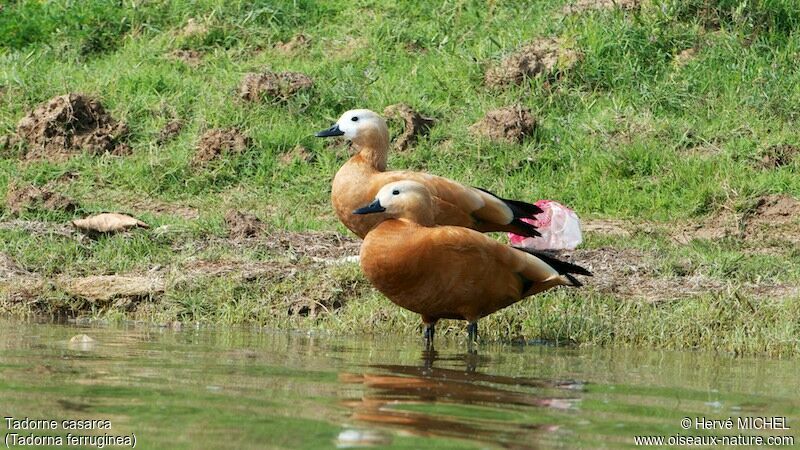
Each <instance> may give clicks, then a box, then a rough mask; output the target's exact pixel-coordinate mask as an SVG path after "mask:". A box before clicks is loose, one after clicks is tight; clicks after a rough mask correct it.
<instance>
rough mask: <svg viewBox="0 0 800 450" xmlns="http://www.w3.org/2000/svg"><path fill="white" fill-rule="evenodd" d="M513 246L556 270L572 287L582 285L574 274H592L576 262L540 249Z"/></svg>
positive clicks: (588, 275) (589, 275)
mask: <svg viewBox="0 0 800 450" xmlns="http://www.w3.org/2000/svg"><path fill="white" fill-rule="evenodd" d="M514 248H515V249H517V250H521V251H523V252H525V253H529V254H531V255H533V256H535V257H537V258H539V259H541V260H542V261H544V262H545V263H546V264H547V265H548V266H550V267H552V268H553V269H555V271H556V272H558V273H559V274H560V275H561V276H562V277H564V278H565V279H566V281H568V283H565V284H568V285H569V286H573V287H581V286H583V283H581V282H580V281H578V279H577V278H575V276H574V275H585V276H587V277H591V276H593V275H592V272H589V271H588V270H587V269H586V268H584V267H581V266H579V265H577V264H572V263H569V262H566V261H562V260H560V259H558V258H556V257H555V256H554V255H553V254H551V253H548V252H543V251H541V250H533V249H530V248H525V247H514Z"/></svg>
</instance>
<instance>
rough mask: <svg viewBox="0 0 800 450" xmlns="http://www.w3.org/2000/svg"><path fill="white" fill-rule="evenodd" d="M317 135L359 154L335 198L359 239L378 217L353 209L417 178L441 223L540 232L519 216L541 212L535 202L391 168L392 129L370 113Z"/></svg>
mask: <svg viewBox="0 0 800 450" xmlns="http://www.w3.org/2000/svg"><path fill="white" fill-rule="evenodd" d="M353 119H356V120H353ZM317 136H319V137H328V136H344V137H346V138H348V139H350V140H351V141H352V143H353V147H354V148H355V149H356V154H355V155H353V156H352V157H351V158H350V159H349V160H348V161H347V162H346V163H345V164H344V165H343V166H342V167H341V168H340V169H339V171H338V172H337V173H336V176H335V177H334V179H333V187H332V190H331V202H332V203H333V207H334V210H335V211H336V215H337V216H338V217H339V220H341V221H342V223H343V224H344V225H345V226H346V227H347V228H348V229H350V230H351V231H352V232H353V233H355V234H357V235H358V236H359V237H361V238H364V237H365V236H366V235H367V233H368V232H369V230H371V229H372V228H373V227H375V225H377V224H378V222H379V220H378V219H377V218H375V217H371V216H357V215H354V214H353V213H352V212H353V210H354V209H356V208H358V207H360V206H363V205H364V204H366V203H368V202H370V201H372V199H373V198H375V195H376V194H377V193H378V190H379V189H380V188H381V187H383V186H384V185H386V184H387V183H391V182H393V181H398V180H414V181H417V182H419V183H421V184H423V185H425V187H426V188H427V189H428V190H429V191H430V193H431V196H432V198H433V205H432V208H433V217H434V222H435V223H436V224H437V225H457V226H462V227H467V228H472V229H475V230H478V231H481V232H488V231H511V232H514V233H517V234H520V235H523V236H536V235H538V233H537V232H536V231H535V228H534V227H533V226H531V225H529V224H527V223H525V222H522V221H521V220H519V219H520V218H522V217H529V218H530V217H534V215H535V214H538V213H540V212H541V210H540V209H539V208H538V207H537V206H535V205H532V204H529V203H525V202H518V201H513V200H505V199H501V198H499V197H497V196H495V195H494V194H491V193H489V192H487V191H483V190H480V189H476V188H472V187H468V186H464V185H462V184H460V183H458V182H455V181H453V180H449V179H447V178H442V177H438V176H435V175H429V174H426V173H421V172H412V171H389V172H387V171H386V160H387V156H388V151H389V129H388V128H387V127H386V122H385V121H384V120H383V119H382V118H381V117H380V116H378V115H377V114H375V113H374V112H372V111H369V110H365V109H359V110H352V111H348V112H346V113H344V114H343V115H342V117H341V118H340V119H339V120H338V121H337V122H336V124H335V125H334V126H332V127H331V128H330V129H328V130H324V131H320V132H319V133H317Z"/></svg>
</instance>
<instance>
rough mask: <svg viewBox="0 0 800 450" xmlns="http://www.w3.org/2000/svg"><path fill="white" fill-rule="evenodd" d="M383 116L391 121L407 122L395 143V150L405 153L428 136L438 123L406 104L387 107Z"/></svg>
mask: <svg viewBox="0 0 800 450" xmlns="http://www.w3.org/2000/svg"><path fill="white" fill-rule="evenodd" d="M383 115H384V116H386V117H387V118H389V119H402V120H403V121H404V122H405V128H404V130H403V133H402V134H401V135H400V136H398V137H397V138H396V139H395V141H394V148H395V150H398V151H404V150H406V149H408V148H409V147H411V146H413V145H414V144H415V143H416V142H417V139H418V138H419V137H420V136H425V135H427V134H428V131H430V129H431V127H432V126H433V124H435V123H436V120H434V119H432V118H430V117H424V116H423V115H422V114H420V113H418V112H417V111H414V110H413V109H411V107H410V106H408V105H406V104H405V103H398V104H395V105H390V106H387V107H386V108H385V109H384V110H383Z"/></svg>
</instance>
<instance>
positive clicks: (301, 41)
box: [275, 33, 311, 55]
mask: <svg viewBox="0 0 800 450" xmlns="http://www.w3.org/2000/svg"><path fill="white" fill-rule="evenodd" d="M310 45H311V38H309V37H308V36H306V35H305V34H302V33H301V34H298V35H296V36H293V37H292V38H291V39H289V40H288V41H286V42H279V43H277V44H275V50H277V51H278V52H280V53H283V54H286V55H290V54H293V53H295V52H297V51H300V50H305V49H307V48H308V47H309V46H310Z"/></svg>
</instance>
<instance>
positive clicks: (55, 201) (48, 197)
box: [6, 183, 78, 214]
mask: <svg viewBox="0 0 800 450" xmlns="http://www.w3.org/2000/svg"><path fill="white" fill-rule="evenodd" d="M6 207H7V208H8V210H9V211H10V212H11V213H12V214H20V213H22V212H24V211H28V210H37V209H44V210H48V211H66V212H74V211H75V210H77V209H78V203H77V202H75V201H74V200H72V199H70V198H69V197H67V196H65V195H62V194H59V193H58V192H54V191H52V190H50V189H49V188H48V187H47V186H44V187H37V186H33V185H24V186H18V185H16V184H14V183H12V184H10V185H9V187H8V193H7V194H6Z"/></svg>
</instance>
